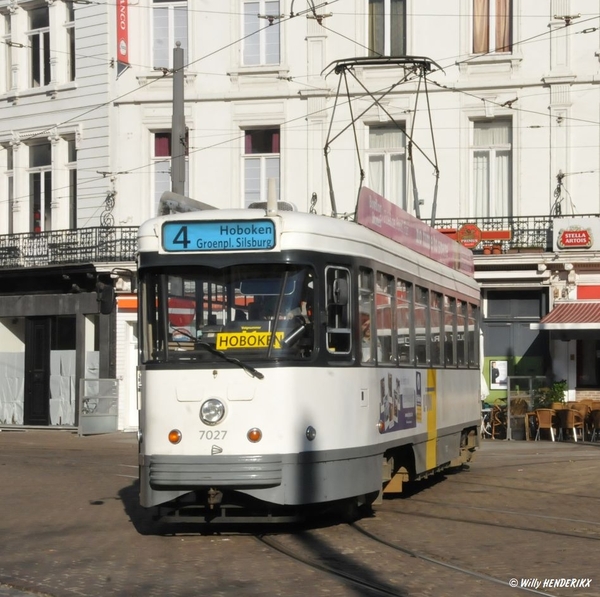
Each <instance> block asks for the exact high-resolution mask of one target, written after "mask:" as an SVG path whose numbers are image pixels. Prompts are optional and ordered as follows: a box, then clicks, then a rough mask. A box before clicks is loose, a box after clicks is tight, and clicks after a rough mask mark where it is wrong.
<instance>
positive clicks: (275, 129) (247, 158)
mask: <svg viewBox="0 0 600 597" xmlns="http://www.w3.org/2000/svg"><path fill="white" fill-rule="evenodd" d="M243 132H244V147H243V153H242V156H241V162H242V176H241V180H242V184H243V189H242V201H243V202H244V203H243V207H248V206H249V205H251V204H252V203H257V202H264V201H267V198H268V193H269V178H275V195H276V197H277V200H279V197H280V189H281V129H280V128H279V126H264V127H253V128H246V129H243ZM269 132H271V133H272V137H271V142H270V146H271V148H272V149H273V151H271V152H269V151H265V149H266V148H267V144H266V143H265V142H264V141H265V140H264V139H262V140H261V139H260V138H259V137H258V133H263V134H269ZM253 134H257V135H256V139H257V140H258V141H262V143H259V144H258V145H259V146H260V149H261V151H254V149H253V148H254V147H255V146H256V145H255V144H254V143H253ZM249 148H250V151H249ZM270 160H273V164H275V162H276V166H277V174H276V176H269V174H272V170H273V168H272V165H271V164H270V163H269V161H270ZM251 162H257V163H258V177H254V179H256V180H258V185H257V188H254V189H252V185H250V184H249V183H250V181H251V180H253V179H252V178H251V177H250V176H249V170H248V169H249V166H250V164H251ZM254 186H255V187H256V185H254Z"/></svg>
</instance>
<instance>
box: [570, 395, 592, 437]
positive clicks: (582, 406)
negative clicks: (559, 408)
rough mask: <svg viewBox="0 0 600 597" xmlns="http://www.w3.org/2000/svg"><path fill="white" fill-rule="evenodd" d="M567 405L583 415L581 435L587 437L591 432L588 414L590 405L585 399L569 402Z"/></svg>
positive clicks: (590, 408) (590, 410)
mask: <svg viewBox="0 0 600 597" xmlns="http://www.w3.org/2000/svg"><path fill="white" fill-rule="evenodd" d="M590 402H591V401H590ZM569 407H570V408H572V409H573V410H576V411H577V412H578V413H579V414H580V415H581V416H582V417H583V436H584V437H585V436H586V435H587V436H588V437H589V436H590V434H591V431H590V420H589V416H590V413H591V412H592V407H591V406H590V405H589V404H588V403H587V401H586V400H578V401H577V402H569Z"/></svg>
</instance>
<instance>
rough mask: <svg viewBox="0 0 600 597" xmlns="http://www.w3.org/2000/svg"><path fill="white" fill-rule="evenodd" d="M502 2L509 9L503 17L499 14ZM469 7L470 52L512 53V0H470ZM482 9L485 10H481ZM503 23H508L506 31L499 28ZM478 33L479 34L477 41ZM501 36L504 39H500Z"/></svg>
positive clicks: (480, 53) (482, 53)
mask: <svg viewBox="0 0 600 597" xmlns="http://www.w3.org/2000/svg"><path fill="white" fill-rule="evenodd" d="M503 3H505V4H507V5H508V9H509V14H508V16H504V17H502V15H500V16H499V9H500V8H501V7H500V5H501V4H503ZM484 4H485V6H484ZM478 5H480V6H478ZM471 7H472V20H471V27H472V36H471V52H472V53H473V54H475V55H485V54H500V55H502V54H504V55H506V54H512V44H513V32H514V25H513V14H514V11H513V2H512V0H472V3H471ZM482 9H484V10H485V12H481V11H482ZM503 23H504V24H506V23H507V24H508V31H507V32H503V31H502V30H501V27H502V24H503ZM479 32H481V33H479ZM478 35H481V40H479V41H478V39H477V37H478ZM501 37H505V39H504V40H502V39H501ZM506 38H508V39H506ZM478 44H479V45H478Z"/></svg>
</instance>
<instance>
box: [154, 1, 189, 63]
mask: <svg viewBox="0 0 600 597" xmlns="http://www.w3.org/2000/svg"><path fill="white" fill-rule="evenodd" d="M151 8H152V11H151V14H150V18H151V21H152V23H151V28H150V31H151V33H150V35H151V43H150V51H151V57H152V66H153V67H154V68H158V69H161V68H167V69H170V68H173V48H174V47H175V44H176V42H178V41H179V42H181V48H182V49H183V64H184V69H185V65H186V64H187V59H188V55H189V52H188V49H189V40H190V23H189V11H188V2H187V0H152V4H151ZM181 9H185V16H186V18H185V39H184V38H183V36H182V35H177V31H176V28H177V26H178V25H177V23H176V18H175V17H176V15H175V12H176V11H177V10H181ZM164 10H166V11H167V40H166V42H165V47H164V48H163V47H162V46H161V45H159V46H158V47H157V46H156V42H157V41H159V40H157V36H156V26H157V24H156V17H157V12H158V11H164ZM163 41H164V40H163ZM159 43H160V42H159ZM164 53H166V56H165V55H163V54H164Z"/></svg>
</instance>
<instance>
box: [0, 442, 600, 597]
mask: <svg viewBox="0 0 600 597" xmlns="http://www.w3.org/2000/svg"><path fill="white" fill-rule="evenodd" d="M599 473H600V444H598V445H597V446H591V445H584V444H577V445H575V444H573V443H567V442H561V443H553V442H518V441H514V442H504V441H485V442H484V443H483V445H482V447H481V449H480V451H479V454H478V456H477V458H476V460H475V462H474V463H473V464H472V465H471V468H470V470H469V471H463V472H461V473H459V474H455V475H448V476H447V477H446V478H444V479H442V480H436V481H435V482H432V483H427V484H426V485H423V486H422V487H421V489H420V490H419V491H417V492H414V493H412V494H410V495H409V496H408V497H404V498H400V499H394V500H385V501H384V503H383V504H382V505H381V506H379V507H377V509H376V512H375V515H374V516H373V517H371V518H368V519H365V520H363V521H361V522H360V525H361V526H362V527H363V528H364V529H366V530H368V531H369V532H371V533H373V534H376V535H378V536H381V537H384V538H385V539H386V540H388V541H390V542H394V543H395V544H397V545H398V546H400V547H401V548H403V549H404V550H409V551H411V550H412V552H413V555H412V556H411V555H410V554H406V553H400V552H396V551H393V550H391V549H390V548H389V547H386V546H381V545H378V544H376V543H374V542H372V541H370V540H369V539H367V538H366V537H359V536H358V535H357V534H356V533H352V532H351V529H350V528H349V527H347V526H346V525H338V526H331V527H324V528H318V529H313V530H311V531H308V532H306V533H303V534H302V535H286V534H281V535H279V536H278V537H277V539H278V540H280V541H282V542H283V543H285V544H287V545H288V546H292V547H294V548H295V549H298V550H303V551H304V553H305V554H307V556H308V557H310V558H311V559H314V560H318V561H320V562H337V563H340V562H342V563H343V564H344V565H345V566H347V567H349V569H354V570H356V571H357V574H358V573H360V574H361V575H366V576H370V577H372V578H376V579H377V580H378V581H379V582H380V584H383V585H384V586H386V587H388V589H389V590H390V594H392V592H393V593H394V594H397V595H402V596H406V597H421V596H434V595H435V596H436V597H437V596H447V597H454V596H459V595H460V596H461V597H462V596H464V595H486V596H487V597H495V596H496V595H498V596H501V595H512V596H513V597H518V596H520V595H525V592H523V591H522V590H520V589H512V588H510V587H509V586H508V582H509V581H510V579H512V578H516V579H517V580H518V582H519V583H520V582H521V580H522V579H525V580H528V579H533V580H540V581H541V582H543V581H548V580H551V579H562V578H576V579H591V586H589V587H580V588H572V587H551V586H547V587H545V588H543V587H540V588H539V589H538V591H537V594H545V595H560V596H563V595H564V596H573V597H589V596H591V595H600V572H599V568H598V565H597V559H598V557H597V553H598V547H599V546H600V543H599V542H600V519H599V518H598V505H599V504H600V484H599V482H598V480H599V479H600V474H599ZM0 504H2V513H3V516H2V517H1V518H0V537H1V541H0V597H29V596H30V595H42V596H43V595H47V596H52V597H72V596H80V597H88V596H96V595H102V596H104V595H107V596H130V595H131V596H134V595H136V596H137V595H149V596H157V597H158V596H160V597H163V596H173V597H187V596H190V597H192V596H204V595H206V596H211V597H230V596H235V597H246V596H250V595H252V596H254V595H261V596H271V595H273V596H276V595H283V596H286V597H296V596H300V595H302V596H303V597H304V596H305V595H307V594H310V595H319V596H320V595H323V596H327V597H357V596H361V595H374V594H375V593H369V592H368V591H365V590H364V589H360V588H358V587H356V586H355V585H352V584H351V583H349V582H348V581H344V580H343V579H339V578H335V577H332V576H330V575H327V574H325V573H323V572H321V571H319V570H316V569H313V568H308V567H306V566H304V565H302V564H300V563H298V562H296V561H293V560H291V559H290V558H288V557H286V556H284V555H282V554H279V553H277V552H275V551H272V550H271V549H270V548H268V547H267V546H265V545H262V544H260V543H258V542H257V540H256V539H255V538H253V537H251V536H246V535H231V534H222V535H200V534H192V533H188V534H180V535H175V536H164V535H153V534H147V531H148V530H149V529H150V526H151V521H150V518H149V516H148V513H147V512H146V511H144V510H143V509H141V508H140V507H139V505H138V503H137V444H136V440H135V436H134V435H133V434H123V433H120V434H110V435H106V436H94V437H79V436H77V435H76V434H74V433H71V432H66V431H56V430H43V431H42V430H27V431H3V432H0ZM415 554H416V555H419V554H422V555H425V556H428V557H430V558H432V559H434V560H436V561H442V562H445V563H447V564H448V565H450V566H454V567H455V568H456V567H458V568H460V567H464V568H466V569H468V570H471V571H474V572H475V573H477V574H480V575H482V578H483V579H482V578H478V577H476V576H467V575H466V574H464V573H463V572H461V571H460V570H456V569H452V568H444V567H442V566H439V565H436V564H433V563H431V562H430V561H427V560H423V559H419V558H418V557H414V555H415ZM487 576H492V577H494V578H496V579H498V580H499V581H500V583H497V584H492V583H489V582H486V580H485V578H486V577H487ZM563 584H564V583H563ZM534 593H535V592H534Z"/></svg>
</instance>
